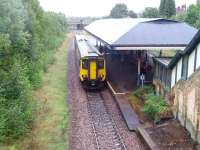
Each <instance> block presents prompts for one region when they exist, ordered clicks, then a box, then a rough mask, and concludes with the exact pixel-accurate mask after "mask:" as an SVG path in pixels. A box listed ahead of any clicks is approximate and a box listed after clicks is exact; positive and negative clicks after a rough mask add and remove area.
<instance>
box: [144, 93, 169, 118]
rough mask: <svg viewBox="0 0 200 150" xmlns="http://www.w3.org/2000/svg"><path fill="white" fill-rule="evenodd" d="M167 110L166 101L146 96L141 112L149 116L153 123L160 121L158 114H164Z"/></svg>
mask: <svg viewBox="0 0 200 150" xmlns="http://www.w3.org/2000/svg"><path fill="white" fill-rule="evenodd" d="M168 110H169V107H168V106H167V103H166V101H165V100H164V99H163V98H162V97H160V96H156V95H154V94H148V96H147V100H146V101H145V105H144V107H143V112H145V113H146V114H147V115H149V116H150V117H151V118H152V119H154V121H155V122H158V121H160V119H161V118H160V114H162V113H165V112H167V111H168Z"/></svg>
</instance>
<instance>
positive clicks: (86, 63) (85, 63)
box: [82, 59, 88, 69]
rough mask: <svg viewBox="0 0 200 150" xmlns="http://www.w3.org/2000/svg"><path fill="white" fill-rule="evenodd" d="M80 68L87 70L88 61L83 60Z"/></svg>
mask: <svg viewBox="0 0 200 150" xmlns="http://www.w3.org/2000/svg"><path fill="white" fill-rule="evenodd" d="M82 68H83V69H88V60H86V59H85V60H84V59H83V60H82Z"/></svg>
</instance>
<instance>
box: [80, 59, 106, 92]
mask: <svg viewBox="0 0 200 150" xmlns="http://www.w3.org/2000/svg"><path fill="white" fill-rule="evenodd" d="M84 68H85V69H84ZM86 68H87V69H86ZM82 69H83V71H82V73H81V74H80V75H81V77H80V78H81V81H82V83H83V86H84V88H85V89H100V88H103V87H104V86H105V79H106V71H105V62H104V60H103V59H99V60H98V59H90V60H84V61H82ZM84 70H85V71H84Z"/></svg>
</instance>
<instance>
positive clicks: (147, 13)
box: [142, 7, 160, 18]
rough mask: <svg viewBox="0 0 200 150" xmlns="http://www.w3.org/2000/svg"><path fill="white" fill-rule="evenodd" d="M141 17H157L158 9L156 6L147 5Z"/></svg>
mask: <svg viewBox="0 0 200 150" xmlns="http://www.w3.org/2000/svg"><path fill="white" fill-rule="evenodd" d="M142 17H143V18H159V17H160V15H159V11H158V9H157V8H152V7H147V8H145V10H144V11H143V13H142Z"/></svg>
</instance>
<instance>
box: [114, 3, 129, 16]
mask: <svg viewBox="0 0 200 150" xmlns="http://www.w3.org/2000/svg"><path fill="white" fill-rule="evenodd" d="M127 16H128V8H127V6H126V4H123V3H119V4H116V5H115V6H114V7H113V8H112V10H111V12H110V17H112V18H124V17H127Z"/></svg>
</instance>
